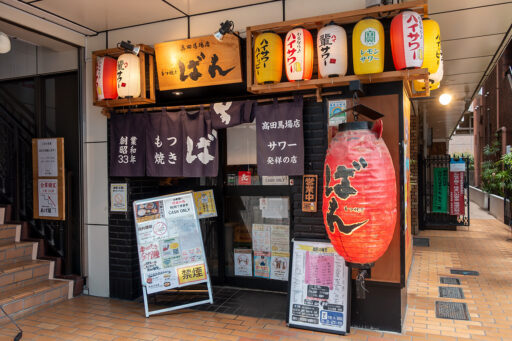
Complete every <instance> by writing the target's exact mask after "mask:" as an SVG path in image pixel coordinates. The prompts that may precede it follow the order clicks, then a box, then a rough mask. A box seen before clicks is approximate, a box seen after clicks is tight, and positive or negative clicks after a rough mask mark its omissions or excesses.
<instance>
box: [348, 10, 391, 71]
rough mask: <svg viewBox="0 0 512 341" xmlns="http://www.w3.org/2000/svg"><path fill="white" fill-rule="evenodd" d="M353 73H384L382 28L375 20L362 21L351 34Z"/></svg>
mask: <svg viewBox="0 0 512 341" xmlns="http://www.w3.org/2000/svg"><path fill="white" fill-rule="evenodd" d="M352 57H353V62H354V73H355V74H356V75H363V74H367V73H378V72H383V71H384V27H383V26H382V24H381V23H380V21H378V20H376V19H363V20H361V21H359V22H358V23H357V24H356V26H355V27H354V32H353V33H352Z"/></svg>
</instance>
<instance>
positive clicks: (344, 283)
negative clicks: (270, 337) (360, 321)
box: [288, 240, 350, 334]
mask: <svg viewBox="0 0 512 341" xmlns="http://www.w3.org/2000/svg"><path fill="white" fill-rule="evenodd" d="M292 243H293V247H292V250H293V251H292V263H291V276H290V290H289V295H290V300H289V302H290V303H289V307H288V309H289V310H288V325H289V326H290V327H295V328H303V329H310V330H316V331H322V332H331V333H335V334H345V333H347V332H349V331H350V321H349V317H350V309H349V307H348V303H349V298H348V290H349V274H348V268H347V267H346V266H345V260H344V259H343V257H341V256H340V255H338V254H337V253H336V251H335V250H334V248H333V247H332V244H331V243H330V242H328V241H305V240H293V241H292Z"/></svg>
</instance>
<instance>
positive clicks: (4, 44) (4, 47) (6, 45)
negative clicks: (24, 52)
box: [0, 32, 11, 53]
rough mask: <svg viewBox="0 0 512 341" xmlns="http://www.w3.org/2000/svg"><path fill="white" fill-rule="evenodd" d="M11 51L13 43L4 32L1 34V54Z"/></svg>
mask: <svg viewBox="0 0 512 341" xmlns="http://www.w3.org/2000/svg"><path fill="white" fill-rule="evenodd" d="M10 50H11V41H10V40H9V36H8V35H7V34H5V33H4V32H0V53H7V52H9V51H10Z"/></svg>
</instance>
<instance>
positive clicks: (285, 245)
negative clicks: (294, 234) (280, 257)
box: [270, 225, 290, 256]
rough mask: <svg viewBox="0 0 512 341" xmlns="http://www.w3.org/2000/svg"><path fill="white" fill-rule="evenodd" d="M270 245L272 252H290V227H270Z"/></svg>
mask: <svg viewBox="0 0 512 341" xmlns="http://www.w3.org/2000/svg"><path fill="white" fill-rule="evenodd" d="M270 245H271V250H272V252H290V227H289V226H288V225H270ZM272 256H273V255H272Z"/></svg>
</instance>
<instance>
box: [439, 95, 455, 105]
mask: <svg viewBox="0 0 512 341" xmlns="http://www.w3.org/2000/svg"><path fill="white" fill-rule="evenodd" d="M451 101H452V95H450V94H442V95H441V96H439V103H441V104H442V105H448V104H450V102H451Z"/></svg>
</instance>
